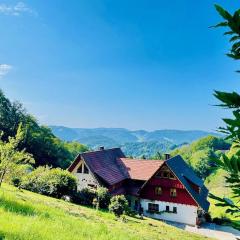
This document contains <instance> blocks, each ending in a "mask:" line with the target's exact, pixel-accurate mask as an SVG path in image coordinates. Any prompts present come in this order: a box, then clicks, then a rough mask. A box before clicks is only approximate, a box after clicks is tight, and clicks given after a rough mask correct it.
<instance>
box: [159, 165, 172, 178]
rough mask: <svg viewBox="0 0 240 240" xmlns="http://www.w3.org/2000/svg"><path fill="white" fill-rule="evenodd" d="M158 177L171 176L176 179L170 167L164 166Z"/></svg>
mask: <svg viewBox="0 0 240 240" xmlns="http://www.w3.org/2000/svg"><path fill="white" fill-rule="evenodd" d="M156 176H157V177H160V178H170V179H175V176H174V175H173V174H172V173H171V171H170V170H169V168H168V167H166V166H163V167H162V168H161V169H160V171H159V172H158V173H157V175H156Z"/></svg>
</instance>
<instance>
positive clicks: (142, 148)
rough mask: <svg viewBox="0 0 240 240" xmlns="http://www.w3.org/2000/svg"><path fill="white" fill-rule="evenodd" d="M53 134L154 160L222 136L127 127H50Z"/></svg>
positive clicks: (200, 132) (64, 138) (93, 146)
mask: <svg viewBox="0 0 240 240" xmlns="http://www.w3.org/2000/svg"><path fill="white" fill-rule="evenodd" d="M50 128H51V129H52V131H53V133H54V134H55V135H56V136H57V137H59V138H61V139H63V140H66V141H78V142H81V143H83V144H86V145H88V146H89V147H90V148H93V149H96V148H98V147H99V146H105V147H106V148H110V147H121V148H122V149H123V150H124V152H125V153H126V154H127V155H128V156H133V157H140V156H143V155H144V156H145V157H151V156H153V155H155V154H156V153H157V152H166V151H171V150H173V149H174V148H176V147H177V146H179V145H182V144H186V143H191V142H193V141H195V140H197V139H199V138H202V137H205V136H208V135H212V136H218V134H216V133H213V132H206V131H199V130H193V131H182V130H156V131H145V130H137V131H131V130H128V129H124V128H92V129H87V128H67V127H64V126H50Z"/></svg>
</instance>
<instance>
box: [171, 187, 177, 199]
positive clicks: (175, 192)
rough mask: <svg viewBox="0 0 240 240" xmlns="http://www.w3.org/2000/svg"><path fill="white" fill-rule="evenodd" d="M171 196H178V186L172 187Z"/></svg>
mask: <svg viewBox="0 0 240 240" xmlns="http://www.w3.org/2000/svg"><path fill="white" fill-rule="evenodd" d="M170 196H171V197H176V196H177V189H176V188H171V189H170Z"/></svg>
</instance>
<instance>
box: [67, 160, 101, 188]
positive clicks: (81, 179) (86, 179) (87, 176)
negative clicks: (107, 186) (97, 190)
mask: <svg viewBox="0 0 240 240" xmlns="http://www.w3.org/2000/svg"><path fill="white" fill-rule="evenodd" d="M83 164H84V162H83V160H81V161H80V162H79V163H78V165H77V166H76V167H75V168H74V169H73V171H72V174H73V175H74V176H76V177H77V180H78V183H77V184H78V185H77V189H78V190H79V191H80V190H82V189H83V188H86V187H89V185H91V186H95V187H97V186H98V183H97V181H96V180H95V178H94V177H93V174H92V173H91V171H90V170H89V169H88V170H89V173H84V172H83ZM79 167H80V168H82V173H78V172H77V170H78V168H79Z"/></svg>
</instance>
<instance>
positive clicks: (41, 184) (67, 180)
mask: <svg viewBox="0 0 240 240" xmlns="http://www.w3.org/2000/svg"><path fill="white" fill-rule="evenodd" d="M21 188H23V189H26V190H29V191H32V192H36V193H40V194H43V195H47V196H52V197H56V198H61V197H62V196H64V195H73V194H74V192H75V191H76V189H77V180H76V178H75V177H74V176H73V175H72V174H71V173H69V172H68V171H66V170H62V169H60V168H53V169H50V168H49V167H38V168H37V169H35V170H34V171H32V172H31V173H29V174H27V175H26V176H24V177H23V178H22V180H21Z"/></svg>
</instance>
